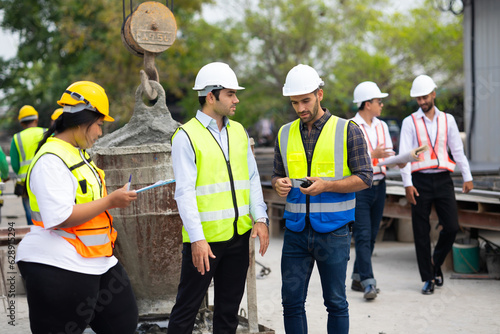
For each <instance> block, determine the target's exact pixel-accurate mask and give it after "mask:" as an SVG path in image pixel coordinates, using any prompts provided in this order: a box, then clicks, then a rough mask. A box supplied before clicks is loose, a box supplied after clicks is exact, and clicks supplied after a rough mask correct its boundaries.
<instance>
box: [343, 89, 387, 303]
mask: <svg viewBox="0 0 500 334" xmlns="http://www.w3.org/2000/svg"><path fill="white" fill-rule="evenodd" d="M353 95H354V101H353V102H354V103H356V104H357V106H358V112H357V113H356V116H355V117H354V118H353V121H354V122H356V124H358V125H359V127H360V129H361V130H362V131H363V134H364V136H365V140H366V144H367V146H368V152H369V154H370V157H371V159H372V165H373V183H372V187H371V188H368V189H364V190H361V191H358V192H357V193H356V210H355V218H356V219H355V222H354V225H353V236H354V245H355V247H356V260H355V261H354V267H353V272H352V285H351V289H352V290H355V291H361V292H363V293H364V294H363V297H364V298H365V299H367V300H371V299H375V298H376V297H377V292H378V290H377V281H376V280H375V278H374V277H375V276H374V274H373V268H372V260H371V258H372V254H373V248H374V247H375V239H376V238H377V234H378V230H379V226H380V221H381V220H382V214H383V212H384V204H385V176H386V167H385V166H378V164H379V162H380V161H382V160H383V159H384V158H387V157H389V156H392V155H394V151H393V150H392V140H391V136H390V134H389V128H388V127H387V124H386V123H385V122H384V121H381V120H379V119H378V118H377V117H380V114H381V112H382V106H383V103H382V98H384V97H387V96H388V95H389V94H387V93H382V92H381V91H380V88H379V87H378V86H377V84H376V83H375V82H372V81H364V82H362V83H360V84H359V85H357V86H356V88H355V89H354V94H353Z"/></svg>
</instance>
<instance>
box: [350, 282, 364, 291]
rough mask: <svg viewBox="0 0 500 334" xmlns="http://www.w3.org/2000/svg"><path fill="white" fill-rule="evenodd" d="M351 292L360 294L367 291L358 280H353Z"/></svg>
mask: <svg viewBox="0 0 500 334" xmlns="http://www.w3.org/2000/svg"><path fill="white" fill-rule="evenodd" d="M351 290H354V291H359V292H363V291H365V289H363V286H362V285H361V282H360V281H356V280H352V284H351Z"/></svg>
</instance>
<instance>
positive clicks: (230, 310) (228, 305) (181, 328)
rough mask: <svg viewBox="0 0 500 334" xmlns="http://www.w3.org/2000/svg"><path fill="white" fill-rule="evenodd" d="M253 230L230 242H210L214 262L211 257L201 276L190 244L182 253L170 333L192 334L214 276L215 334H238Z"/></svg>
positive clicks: (185, 245)
mask: <svg viewBox="0 0 500 334" xmlns="http://www.w3.org/2000/svg"><path fill="white" fill-rule="evenodd" d="M250 233H251V231H248V232H247V233H245V234H243V235H238V234H237V233H236V236H235V237H234V238H233V239H231V240H229V241H227V242H215V243H210V247H211V249H212V252H213V253H214V255H215V256H216V258H215V259H212V258H210V271H209V272H205V275H201V274H200V273H199V272H198V270H197V269H196V267H195V266H194V265H193V261H192V260H193V259H192V256H191V244H190V243H185V244H184V246H183V250H182V268H181V279H180V283H179V288H178V291H177V298H176V302H175V305H174V307H173V309H172V313H171V314H170V320H169V323H168V333H169V334H191V333H192V332H193V326H194V322H195V320H196V315H197V313H198V310H199V308H200V305H201V302H202V301H203V298H204V297H205V295H206V293H207V290H208V287H209V286H210V282H211V280H212V277H213V279H214V318H213V332H214V333H217V334H219V333H224V334H226V333H227V334H230V333H236V328H237V327H238V323H239V321H238V309H239V306H240V302H241V298H242V297H243V293H244V291H245V281H246V276H247V271H248V264H249V254H248V251H249V250H248V245H249V237H250Z"/></svg>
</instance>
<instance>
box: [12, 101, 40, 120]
mask: <svg viewBox="0 0 500 334" xmlns="http://www.w3.org/2000/svg"><path fill="white" fill-rule="evenodd" d="M37 118H38V112H37V111H36V110H35V108H33V107H32V106H28V105H26V106H23V107H22V108H21V109H19V117H18V118H17V119H18V120H19V122H26V121H32V120H35V119H37Z"/></svg>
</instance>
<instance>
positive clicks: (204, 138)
mask: <svg viewBox="0 0 500 334" xmlns="http://www.w3.org/2000/svg"><path fill="white" fill-rule="evenodd" d="M226 129H227V135H228V150H229V161H226V158H225V156H224V152H223V151H222V148H221V147H220V146H219V144H218V142H217V141H216V140H215V138H214V137H213V135H212V133H211V132H210V130H208V129H207V128H206V127H205V126H203V124H201V123H200V121H198V120H197V119H196V118H193V119H191V120H190V121H189V122H187V123H186V124H184V125H183V126H181V127H179V128H178V129H177V131H176V132H175V133H174V136H173V137H175V135H176V134H177V133H178V131H180V130H183V131H184V132H185V133H186V134H187V136H188V137H189V140H190V142H191V144H192V147H193V150H194V153H195V159H196V168H197V171H198V172H197V178H196V185H195V189H196V202H197V204H198V211H199V214H200V219H201V224H202V227H203V234H204V236H205V239H206V240H207V242H220V241H227V240H230V239H231V238H233V236H234V235H235V233H238V234H239V235H242V234H244V233H246V232H247V231H249V230H250V229H251V228H252V221H251V219H250V215H249V214H250V177H249V172H248V162H247V153H248V136H247V134H246V132H245V129H244V128H243V126H242V125H241V124H240V123H238V122H235V121H230V122H229V123H228V125H227V127H226ZM173 137H172V138H173ZM182 238H183V242H190V240H189V236H188V233H187V232H186V229H185V228H184V227H183V228H182Z"/></svg>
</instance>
